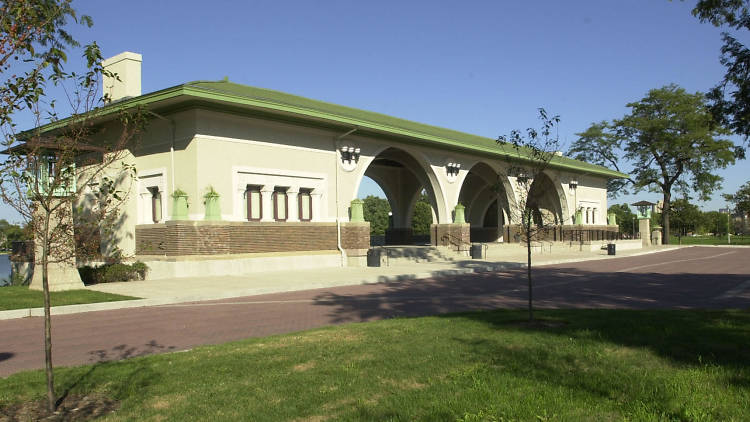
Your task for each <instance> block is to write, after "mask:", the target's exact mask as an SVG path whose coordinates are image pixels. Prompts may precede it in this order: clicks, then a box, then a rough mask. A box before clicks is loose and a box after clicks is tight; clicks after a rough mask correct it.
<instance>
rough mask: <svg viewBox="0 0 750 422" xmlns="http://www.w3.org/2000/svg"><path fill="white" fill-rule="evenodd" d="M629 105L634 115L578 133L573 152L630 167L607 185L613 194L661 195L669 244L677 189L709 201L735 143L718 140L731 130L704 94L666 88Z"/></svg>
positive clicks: (732, 157)
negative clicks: (719, 122) (721, 122)
mask: <svg viewBox="0 0 750 422" xmlns="http://www.w3.org/2000/svg"><path fill="white" fill-rule="evenodd" d="M627 106H628V107H630V109H631V112H630V114H627V115H625V116H624V117H623V118H622V119H620V120H615V121H613V122H611V123H608V122H601V123H595V124H592V126H591V127H589V128H588V129H587V130H586V131H585V132H583V133H579V134H577V135H578V137H579V138H578V140H576V141H575V142H574V143H573V145H572V147H571V149H570V151H569V154H570V155H571V156H573V157H575V158H578V159H581V160H584V161H589V162H593V163H597V164H602V165H607V166H611V167H614V168H615V169H617V170H618V171H622V170H623V169H624V167H625V166H630V167H631V168H632V172H631V176H630V177H629V178H627V179H624V180H622V181H621V182H616V184H615V185H610V186H609V188H610V189H615V190H614V191H611V192H610V194H611V195H612V196H616V195H617V194H618V193H627V192H628V189H629V188H630V189H632V191H633V192H639V191H641V190H643V189H649V190H651V191H656V192H660V193H661V194H662V195H663V200H664V208H663V211H662V222H661V225H662V226H663V227H664V238H663V239H664V243H669V226H670V224H669V218H670V214H671V203H672V193H673V191H674V190H675V189H677V190H679V191H681V192H683V193H684V194H686V193H687V192H688V191H691V190H692V192H695V193H696V194H697V195H698V197H699V198H700V199H701V200H708V199H710V197H711V194H712V193H713V192H714V191H715V190H716V189H718V188H719V186H720V182H721V181H722V178H721V177H720V176H718V175H716V174H715V173H716V172H715V170H716V169H720V168H725V167H726V166H728V165H730V164H733V163H734V162H735V145H734V144H733V143H732V142H731V141H730V140H727V139H721V138H720V137H721V136H723V135H726V134H728V131H727V130H726V129H724V128H723V127H721V126H719V125H717V124H716V121H715V120H714V118H713V115H712V114H711V112H710V110H709V108H708V106H707V104H706V101H705V98H704V96H703V95H702V94H700V93H695V94H690V93H688V92H686V91H685V90H684V89H682V88H680V87H678V86H676V85H668V86H665V87H663V88H659V89H652V90H651V91H649V93H648V95H647V96H646V97H644V98H643V99H641V100H640V101H638V102H633V103H629V104H628V105H627Z"/></svg>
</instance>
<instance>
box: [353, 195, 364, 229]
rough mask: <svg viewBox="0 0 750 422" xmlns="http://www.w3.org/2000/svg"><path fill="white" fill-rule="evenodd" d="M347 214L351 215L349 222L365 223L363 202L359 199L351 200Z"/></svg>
mask: <svg viewBox="0 0 750 422" xmlns="http://www.w3.org/2000/svg"><path fill="white" fill-rule="evenodd" d="M349 212H350V213H351V216H350V217H349V221H351V222H353V223H364V222H365V212H364V201H362V200H361V199H353V200H352V202H351V205H350V206H349Z"/></svg>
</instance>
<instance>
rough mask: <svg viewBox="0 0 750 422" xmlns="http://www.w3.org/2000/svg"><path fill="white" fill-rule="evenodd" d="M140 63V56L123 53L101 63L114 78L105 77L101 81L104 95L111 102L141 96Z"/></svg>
mask: <svg viewBox="0 0 750 422" xmlns="http://www.w3.org/2000/svg"><path fill="white" fill-rule="evenodd" d="M142 61H143V57H142V56H141V55H140V54H138V53H131V52H130V51H125V52H123V53H120V54H118V55H116V56H114V57H110V58H108V59H106V60H104V61H103V62H102V66H103V67H104V69H106V70H108V71H110V72H112V73H114V74H115V75H114V77H112V76H106V75H105V76H104V77H103V81H102V82H103V85H104V86H103V90H104V94H108V95H109V99H110V100H111V101H119V100H124V99H127V98H130V97H137V96H139V95H141V62H142ZM118 78H119V80H118Z"/></svg>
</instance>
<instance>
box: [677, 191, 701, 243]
mask: <svg viewBox="0 0 750 422" xmlns="http://www.w3.org/2000/svg"><path fill="white" fill-rule="evenodd" d="M702 219H703V213H702V212H701V210H700V209H699V208H698V206H697V205H695V204H691V203H690V202H689V201H688V199H687V198H680V199H677V200H675V201H674V202H673V203H672V217H671V219H670V222H669V223H670V224H671V225H672V227H671V230H674V231H677V235H678V236H685V235H687V233H688V232H689V231H692V232H695V231H696V230H697V229H698V227H699V226H700V224H701V221H702Z"/></svg>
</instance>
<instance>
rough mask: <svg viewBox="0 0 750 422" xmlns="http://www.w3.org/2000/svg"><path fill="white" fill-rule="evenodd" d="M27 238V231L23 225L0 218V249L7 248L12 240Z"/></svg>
mask: <svg viewBox="0 0 750 422" xmlns="http://www.w3.org/2000/svg"><path fill="white" fill-rule="evenodd" d="M21 240H28V233H27V232H26V231H25V230H24V229H23V227H21V226H19V225H17V224H11V223H9V222H7V221H6V220H0V249H4V250H8V249H10V247H11V244H13V242H18V241H21Z"/></svg>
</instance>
